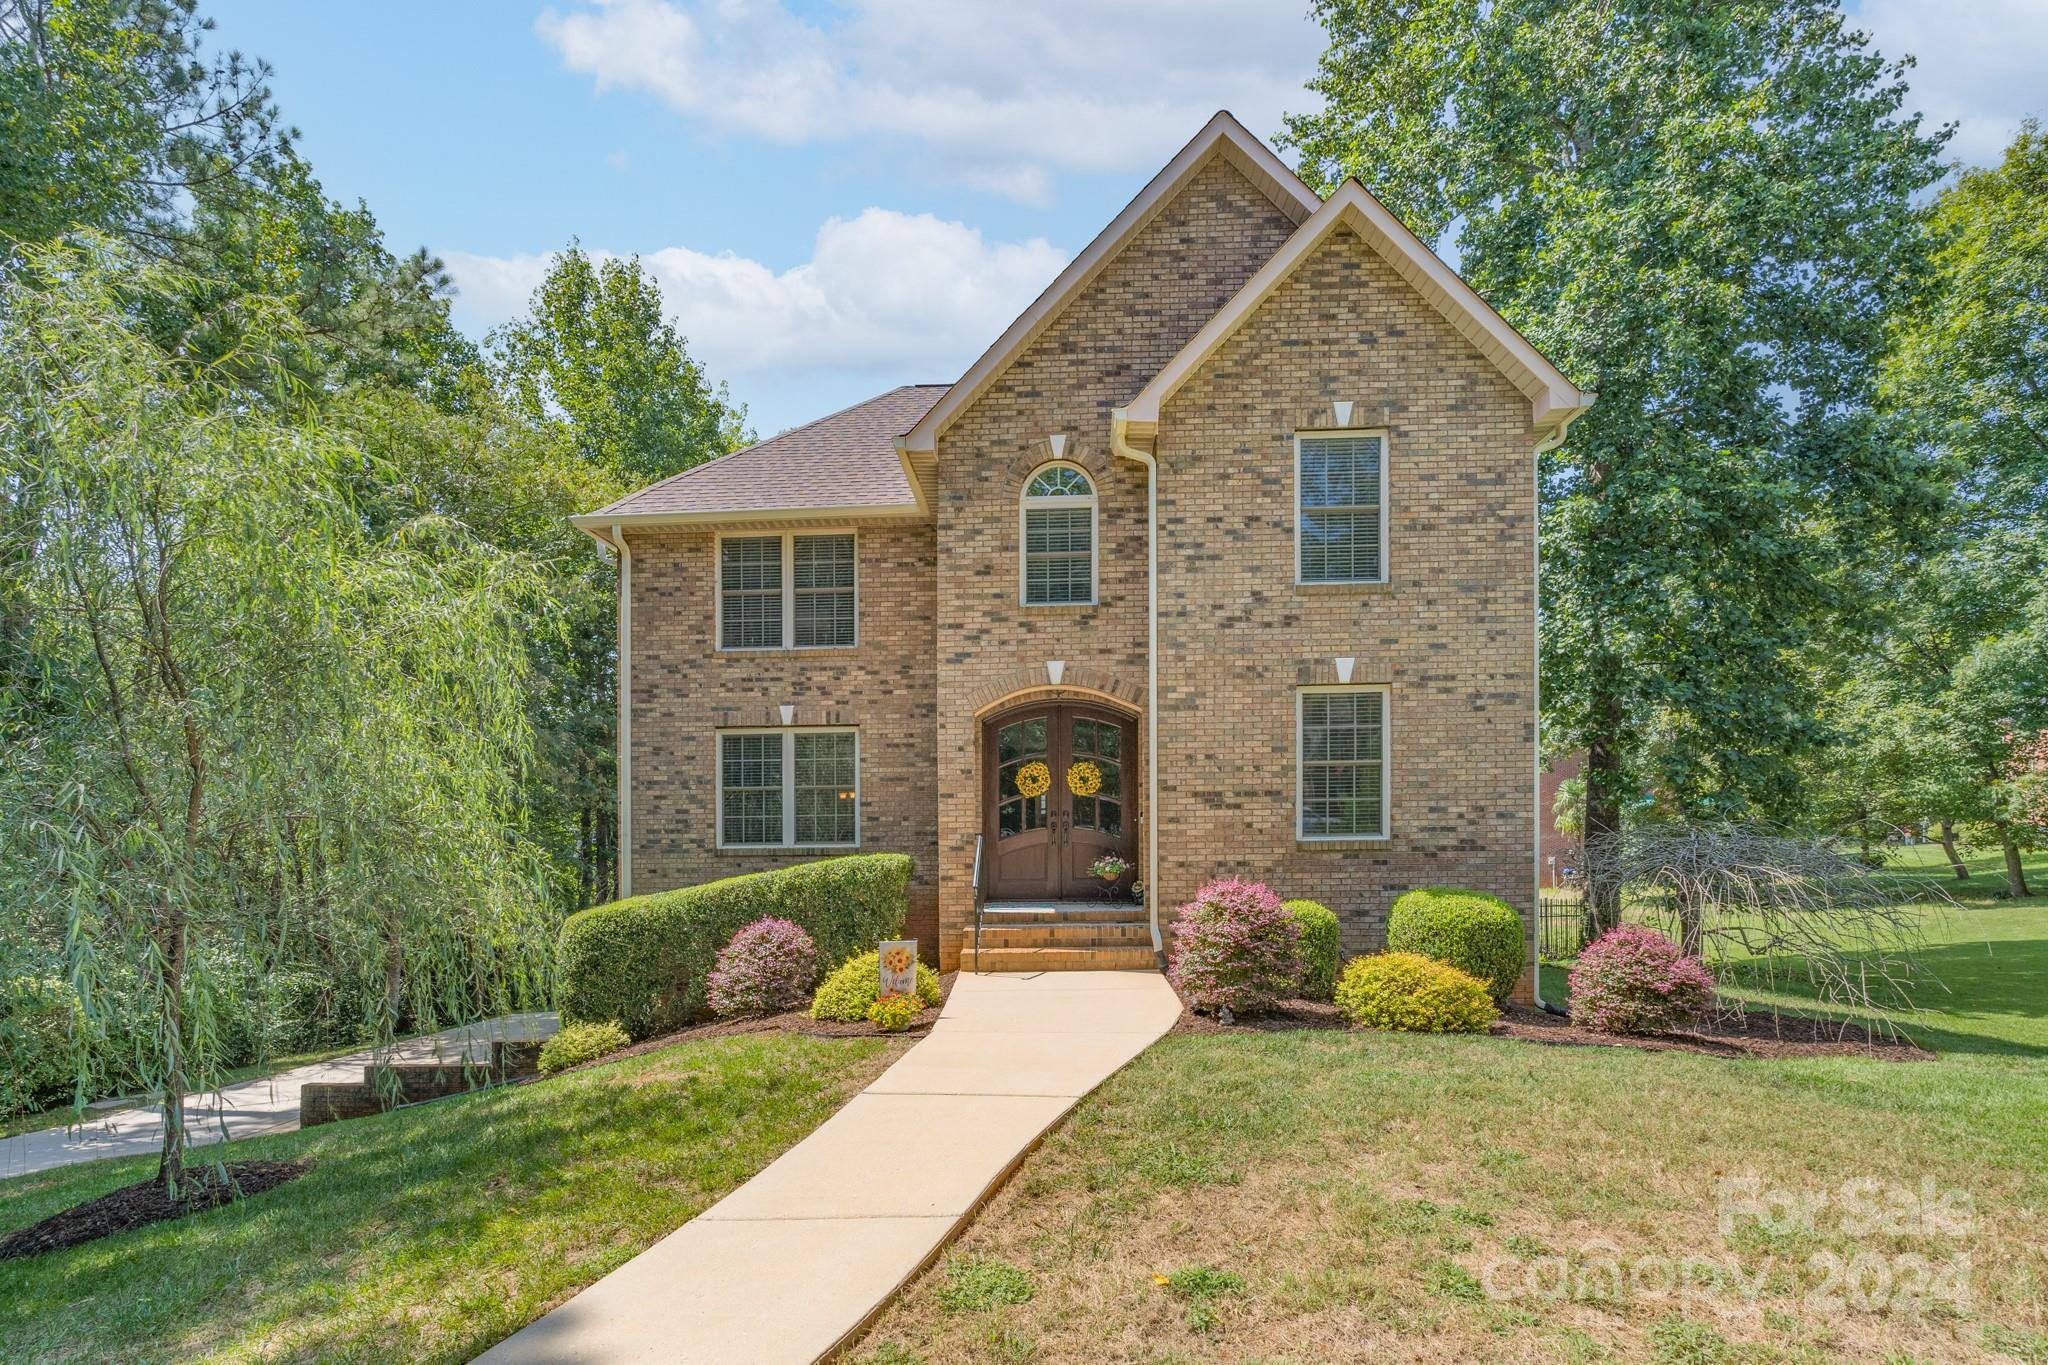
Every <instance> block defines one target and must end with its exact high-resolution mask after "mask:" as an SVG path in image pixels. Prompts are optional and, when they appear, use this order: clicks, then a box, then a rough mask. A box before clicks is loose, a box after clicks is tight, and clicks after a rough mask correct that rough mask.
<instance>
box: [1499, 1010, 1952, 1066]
mask: <svg viewBox="0 0 2048 1365" xmlns="http://www.w3.org/2000/svg"><path fill="white" fill-rule="evenodd" d="M1493 1034H1494V1036H1495V1037H1500V1038H1516V1039H1520V1040H1521V1041H1523V1042H1525V1043H1547V1044H1550V1045H1552V1046H1559V1047H1633V1048H1641V1049H1643V1050H1645V1051H1648V1052H1698V1053H1703V1054H1704V1055H1706V1056H1709V1057H1871V1058H1876V1059H1878V1060H1881V1061H1888V1062H1926V1061H1932V1060H1933V1059H1934V1054H1933V1053H1932V1052H1929V1051H1927V1050H1926V1049H1924V1048H1920V1047H1915V1046H1914V1045H1913V1044H1912V1043H1909V1042H1907V1041H1906V1040H1905V1039H1903V1038H1894V1037H1886V1036H1885V1035H1883V1034H1880V1033H1872V1032H1870V1031H1869V1030H1867V1029H1865V1028H1863V1027H1862V1026H1861V1025H1858V1024H1845V1023H1836V1022H1833V1021H1830V1020H1826V1019H1808V1018H1806V1017H1804V1016H1802V1015H1796V1014H1769V1013H1766V1012H1763V1011H1749V1012H1746V1013H1744V1014H1742V1015H1740V1016H1730V1017H1725V1018H1721V1019H1717V1020H1714V1021H1712V1022H1710V1023H1706V1024H1702V1025H1700V1027H1698V1028H1697V1029H1692V1030H1689V1031H1687V1032H1683V1033H1660V1034H1656V1035H1654V1036H1651V1037H1647V1038H1624V1037H1618V1036H1616V1035H1614V1034H1611V1033H1595V1032H1594V1031H1593V1030H1592V1029H1588V1028H1580V1027H1579V1026H1578V1025H1577V1024H1574V1023H1573V1022H1572V1021H1571V1020H1569V1019H1564V1018H1560V1017H1559V1016H1557V1015H1555V1014H1550V1013H1547V1012H1546V1011H1544V1010H1540V1009H1536V1008H1534V1007H1532V1006H1529V1005H1512V1004H1511V1005H1509V1006H1508V1008H1507V1012H1506V1013H1505V1014H1504V1015H1502V1016H1501V1018H1500V1019H1499V1020H1498V1021H1496V1022H1495V1024H1494V1026H1493Z"/></svg>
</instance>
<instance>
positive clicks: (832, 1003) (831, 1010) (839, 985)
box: [811, 949, 939, 1024]
mask: <svg viewBox="0 0 2048 1365" xmlns="http://www.w3.org/2000/svg"><path fill="white" fill-rule="evenodd" d="M881 993H882V955H881V954H880V953H879V952H877V951H875V950H873V949H870V950H869V951H867V952H865V953H857V954H855V955H854V956H852V957H850V958H848V959H846V961H844V962H842V963H841V964H840V965H839V966H837V967H835V968H834V969H833V971H832V975H830V976H828V977H826V978H825V980H824V982H823V983H822V984H821V985H819V987H818V993H817V994H816V995H814V996H812V997H811V1018H813V1019H829V1020H831V1021H832V1022H834V1023H838V1024H858V1023H859V1022H860V1021H861V1020H863V1019H865V1018H867V1017H868V1007H869V1006H871V1005H873V1004H874V1003H875V1000H876V999H877V998H878V997H879V996H880V995H881ZM917 998H918V1000H920V1001H921V1002H923V1003H924V1004H925V1005H936V1004H938V1003H939V974H938V973H937V972H935V971H933V970H932V969H931V968H930V967H927V966H925V965H924V963H922V962H920V963H918V964H917Z"/></svg>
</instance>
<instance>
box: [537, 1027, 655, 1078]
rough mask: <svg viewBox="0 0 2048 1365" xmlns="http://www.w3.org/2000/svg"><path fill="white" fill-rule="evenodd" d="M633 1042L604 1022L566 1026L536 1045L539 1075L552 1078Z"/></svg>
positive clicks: (620, 1031) (622, 1030) (618, 1028)
mask: <svg viewBox="0 0 2048 1365" xmlns="http://www.w3.org/2000/svg"><path fill="white" fill-rule="evenodd" d="M632 1041H633V1040H632V1039H631V1038H628V1037H627V1036H626V1031H625V1030H624V1029H622V1028H620V1027H619V1026H618V1025H617V1024H614V1023H611V1022H610V1021H609V1020H607V1021H606V1022H605V1023H602V1024H569V1025H566V1026H565V1027H564V1028H563V1029H562V1031H561V1032H560V1033H557V1034H556V1035H555V1036H554V1037H552V1038H550V1039H548V1040H547V1041H546V1042H545V1043H542V1044H541V1045H540V1074H541V1075H543V1076H552V1075H554V1074H555V1073H556V1072H557V1071H567V1070H568V1069H569V1068H570V1067H572V1066H582V1065H583V1064H584V1063H585V1062H594V1061H596V1060H597V1059H598V1058H600V1057H604V1056H608V1055H609V1054H611V1053H614V1052H617V1051H618V1050H619V1049H620V1048H622V1047H625V1046H626V1045H627V1044H629V1043H631V1042H632Z"/></svg>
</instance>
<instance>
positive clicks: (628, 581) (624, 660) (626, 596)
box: [575, 518, 633, 900]
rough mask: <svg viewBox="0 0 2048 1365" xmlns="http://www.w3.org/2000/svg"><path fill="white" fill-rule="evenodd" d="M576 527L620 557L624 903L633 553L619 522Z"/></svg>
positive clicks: (629, 883)
mask: <svg viewBox="0 0 2048 1365" xmlns="http://www.w3.org/2000/svg"><path fill="white" fill-rule="evenodd" d="M575 524H576V525H577V526H578V527H579V528H580V529H581V530H583V531H585V532H588V533H589V534H590V535H591V536H592V537H594V538H595V539H596V540H597V542H598V543H599V544H601V545H609V546H611V547H612V549H613V550H615V551H617V552H618V556H619V627H618V641H619V722H618V736H619V751H618V757H617V761H616V762H615V763H614V765H613V766H614V768H615V769H616V770H617V776H618V781H619V793H618V809H619V822H618V841H619V846H618V849H617V854H618V860H619V899H620V900H625V899H626V898H627V897H628V896H631V895H632V894H633V551H632V550H631V549H630V548H628V547H627V545H626V532H625V528H624V527H623V526H621V525H620V524H619V523H618V522H613V523H612V524H611V525H610V526H602V525H592V524H589V519H588V518H577V519H576V522H575Z"/></svg>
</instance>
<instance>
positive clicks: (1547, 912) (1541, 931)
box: [1536, 896, 1586, 962]
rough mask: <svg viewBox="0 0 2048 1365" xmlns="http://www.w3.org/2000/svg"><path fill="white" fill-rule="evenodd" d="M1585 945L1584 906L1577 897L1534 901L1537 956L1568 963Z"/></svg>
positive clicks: (1546, 959) (1548, 897)
mask: <svg viewBox="0 0 2048 1365" xmlns="http://www.w3.org/2000/svg"><path fill="white" fill-rule="evenodd" d="M1585 944H1586V903H1585V902H1584V901H1583V900H1581V899H1579V898H1578V897H1577V896H1539V897H1537V898H1536V956H1537V957H1539V958H1541V959H1542V960H1543V961H1545V962H1570V961H1571V960H1572V959H1573V958H1575V957H1577V956H1578V955H1579V949H1580V948H1583V947H1584V946H1585Z"/></svg>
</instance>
